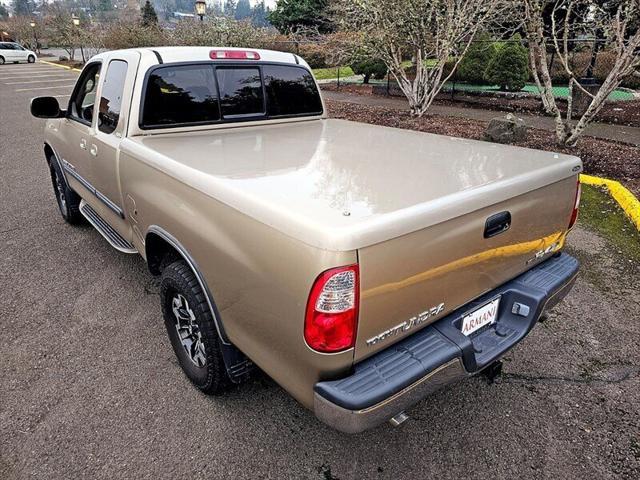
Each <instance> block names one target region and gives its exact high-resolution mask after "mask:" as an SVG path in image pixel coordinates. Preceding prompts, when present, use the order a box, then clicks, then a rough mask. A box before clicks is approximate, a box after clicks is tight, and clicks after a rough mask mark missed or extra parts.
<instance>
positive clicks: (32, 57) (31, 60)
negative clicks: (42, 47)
mask: <svg viewBox="0 0 640 480" xmlns="http://www.w3.org/2000/svg"><path fill="white" fill-rule="evenodd" d="M35 61H36V57H34V56H33V55H29V58H27V62H29V63H35Z"/></svg>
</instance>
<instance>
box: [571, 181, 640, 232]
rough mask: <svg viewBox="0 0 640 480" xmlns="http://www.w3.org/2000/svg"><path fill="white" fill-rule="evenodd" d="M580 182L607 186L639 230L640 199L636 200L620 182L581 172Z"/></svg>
mask: <svg viewBox="0 0 640 480" xmlns="http://www.w3.org/2000/svg"><path fill="white" fill-rule="evenodd" d="M580 183H584V184H585V185H596V186H603V187H607V190H609V193H610V194H611V196H612V197H613V199H614V200H615V201H616V202H618V204H619V205H620V207H621V208H622V210H623V211H624V213H625V214H626V215H627V216H628V217H629V218H630V219H631V221H632V222H633V224H634V225H635V226H636V228H637V229H638V231H640V201H638V199H637V198H636V197H635V196H634V195H633V193H631V192H630V191H629V190H627V189H626V188H624V187H623V186H622V184H621V183H620V182H616V181H615V180H609V179H607V178H600V177H592V176H591V175H584V174H581V175H580Z"/></svg>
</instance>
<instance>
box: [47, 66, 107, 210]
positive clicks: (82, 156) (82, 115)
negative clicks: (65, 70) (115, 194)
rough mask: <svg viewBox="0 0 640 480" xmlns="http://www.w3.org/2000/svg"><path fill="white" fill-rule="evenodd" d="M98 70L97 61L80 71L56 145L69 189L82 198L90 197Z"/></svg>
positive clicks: (91, 190)
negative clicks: (58, 141)
mask: <svg viewBox="0 0 640 480" xmlns="http://www.w3.org/2000/svg"><path fill="white" fill-rule="evenodd" d="M100 67H101V64H100V62H92V63H89V64H87V66H85V68H84V69H83V70H82V73H81V74H80V77H79V78H78V81H77V83H76V86H75V87H74V89H73V92H72V94H71V98H70V99H69V107H68V109H67V116H66V118H64V119H63V120H62V122H61V124H60V134H61V135H60V138H61V139H62V141H61V142H60V144H58V145H56V146H55V148H56V151H57V153H58V155H59V156H60V159H61V161H62V167H63V168H64V171H65V173H66V177H67V180H68V181H69V184H70V186H71V187H72V188H73V189H74V190H75V191H77V192H78V193H79V194H80V196H81V197H82V198H85V199H87V198H90V196H91V195H93V186H92V185H91V182H90V177H91V164H90V162H89V154H88V151H87V148H88V145H89V134H90V132H91V123H92V121H93V116H94V115H93V114H94V104H95V102H96V93H97V90H98V78H99V75H100Z"/></svg>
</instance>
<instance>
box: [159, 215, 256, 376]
mask: <svg viewBox="0 0 640 480" xmlns="http://www.w3.org/2000/svg"><path fill="white" fill-rule="evenodd" d="M149 233H153V234H155V235H158V236H159V237H161V238H162V239H164V240H165V241H166V242H167V243H169V244H170V245H171V246H172V247H173V248H175V249H176V251H178V253H179V254H180V256H181V257H182V258H183V259H184V261H185V262H187V264H188V265H189V267H190V268H191V270H192V271H193V273H194V275H195V276H196V279H197V280H198V284H199V285H200V288H201V289H202V291H203V292H204V296H205V297H206V299H207V304H208V305H209V310H210V311H211V315H212V316H213V322H214V324H215V326H216V331H217V332H218V337H219V338H220V344H221V347H222V357H223V358H224V363H225V366H226V368H227V374H228V375H229V378H230V379H231V381H232V382H234V383H240V382H241V381H242V380H244V379H245V378H247V377H248V376H249V374H250V373H251V370H252V368H253V362H251V360H249V359H248V358H247V357H246V356H245V355H244V354H243V353H242V352H241V351H240V350H238V348H237V347H236V346H235V345H233V344H232V343H231V342H230V341H229V339H228V338H227V336H226V334H225V332H224V327H223V325H222V322H221V321H220V315H219V314H218V310H217V308H216V306H215V302H214V301H213V296H212V295H211V291H210V290H209V287H208V286H207V282H206V281H205V279H204V276H203V275H202V272H201V271H200V269H199V268H198V264H197V263H196V261H195V260H194V259H193V257H192V256H191V255H190V254H189V252H188V251H187V249H186V248H184V246H182V244H181V243H180V242H179V241H178V240H177V239H176V238H175V237H174V236H173V235H171V234H170V233H169V232H167V231H166V230H164V229H163V228H162V227H159V226H158V225H151V226H150V227H149V229H148V230H147V234H149Z"/></svg>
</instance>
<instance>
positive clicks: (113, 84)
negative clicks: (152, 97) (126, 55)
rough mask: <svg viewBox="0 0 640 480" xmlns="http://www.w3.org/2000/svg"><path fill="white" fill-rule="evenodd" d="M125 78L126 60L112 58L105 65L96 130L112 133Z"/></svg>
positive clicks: (116, 123) (117, 117)
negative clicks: (105, 71)
mask: <svg viewBox="0 0 640 480" xmlns="http://www.w3.org/2000/svg"><path fill="white" fill-rule="evenodd" d="M126 78H127V62H125V61H124V60H113V61H111V62H110V63H109V66H108V67H107V73H106V74H105V76H104V83H103V84H102V94H101V96H100V103H99V104H98V130H100V131H101V132H103V133H113V131H114V130H115V129H116V127H117V126H118V121H119V120H120V109H121V107H122V93H123V91H124V81H125V79H126Z"/></svg>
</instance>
